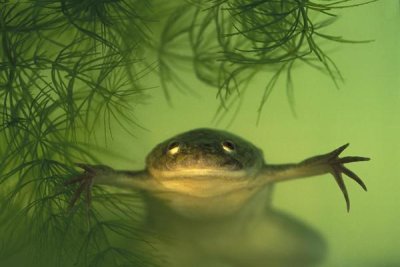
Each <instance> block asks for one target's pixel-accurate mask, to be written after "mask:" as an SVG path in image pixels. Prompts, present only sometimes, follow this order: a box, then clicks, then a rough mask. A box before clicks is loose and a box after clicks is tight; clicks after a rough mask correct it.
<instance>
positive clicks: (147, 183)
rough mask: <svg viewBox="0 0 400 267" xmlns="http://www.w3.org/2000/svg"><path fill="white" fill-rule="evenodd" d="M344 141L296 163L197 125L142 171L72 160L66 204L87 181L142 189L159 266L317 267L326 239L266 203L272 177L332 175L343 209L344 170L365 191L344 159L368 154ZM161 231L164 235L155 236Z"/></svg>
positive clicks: (158, 150)
mask: <svg viewBox="0 0 400 267" xmlns="http://www.w3.org/2000/svg"><path fill="white" fill-rule="evenodd" d="M348 145H349V144H345V145H343V146H340V147H339V148H337V149H335V150H333V151H331V152H329V153H325V154H320V155H317V156H313V157H309V158H306V159H305V160H302V161H300V162H298V163H285V164H270V163H267V162H266V161H265V160H264V155H263V151H262V150H261V149H260V148H258V147H257V146H255V145H253V144H252V143H251V142H249V141H247V140H245V139H243V138H241V137H239V136H237V135H235V134H233V133H230V132H227V131H223V130H217V129H211V128H199V129H193V130H189V131H186V132H183V133H181V134H178V135H175V136H173V137H171V138H169V139H167V140H165V141H163V142H161V143H160V144H158V145H156V146H155V147H154V148H153V149H152V150H151V152H150V153H149V154H148V155H147V157H146V164H145V168H144V169H141V170H115V169H113V168H112V167H110V166H107V165H92V164H86V163H77V164H76V165H77V166H78V167H79V168H81V169H82V170H83V172H80V173H79V174H78V175H77V176H76V177H74V178H72V179H71V180H69V181H68V182H67V183H66V184H68V185H69V184H78V185H79V186H78V189H77V191H76V193H75V195H74V197H73V198H72V200H71V201H72V203H71V204H72V205H74V202H76V201H77V200H78V199H79V198H80V196H81V195H82V194H83V192H86V194H85V195H86V196H90V190H91V188H92V186H94V185H96V186H102V185H107V186H113V187H117V188H123V189H128V190H134V191H137V192H141V193H142V196H143V200H144V203H145V206H146V219H145V220H144V221H143V226H142V230H143V231H147V232H152V233H153V235H151V234H150V237H149V240H150V241H151V242H152V244H153V247H154V248H156V250H157V251H160V252H161V255H160V256H159V262H158V266H165V267H172V266H173V267H187V266H199V267H201V266H215V267H227V266H232V267H242V266H243V267H245V266H246V267H259V266H260V267H261V266H270V267H284V266H316V265H317V264H319V263H320V262H322V261H323V259H324V258H325V255H326V254H327V243H326V241H325V240H324V238H323V237H322V235H321V234H320V233H319V232H318V231H317V230H315V229H313V227H311V226H309V225H307V224H306V223H303V222H302V221H301V220H300V219H297V218H294V216H291V215H289V214H287V213H284V212H282V211H279V210H277V209H276V208H274V207H273V205H271V199H272V192H273V188H274V185H275V184H276V183H280V182H284V181H290V180H294V179H300V178H306V177H312V176H320V177H324V174H331V176H332V177H333V178H334V180H335V181H336V183H337V184H338V186H339V188H340V190H341V192H342V194H343V196H344V199H345V203H346V208H347V211H349V209H350V199H349V195H348V191H347V188H346V185H345V183H344V175H345V176H346V177H348V178H350V179H352V180H354V181H355V182H356V183H357V184H358V185H360V186H361V187H362V188H363V189H364V190H365V191H366V190H367V187H366V185H365V183H364V182H363V180H362V179H361V178H360V177H359V176H358V175H357V174H355V173H354V172H353V171H351V170H350V169H348V168H347V167H346V166H345V164H348V163H353V162H361V161H368V160H370V159H369V158H367V157H360V156H345V157H340V154H341V153H342V152H343V151H344V150H345V149H346V148H347V147H348ZM160 237H165V238H160Z"/></svg>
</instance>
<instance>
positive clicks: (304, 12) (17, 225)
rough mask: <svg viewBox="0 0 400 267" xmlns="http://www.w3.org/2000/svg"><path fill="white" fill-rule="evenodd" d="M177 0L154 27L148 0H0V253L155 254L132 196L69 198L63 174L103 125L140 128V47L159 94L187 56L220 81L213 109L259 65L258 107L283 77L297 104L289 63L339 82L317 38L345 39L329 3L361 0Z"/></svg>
mask: <svg viewBox="0 0 400 267" xmlns="http://www.w3.org/2000/svg"><path fill="white" fill-rule="evenodd" d="M176 2H177V3H178V4H177V5H176V6H175V7H174V8H173V12H170V14H166V16H167V15H168V16H169V17H167V18H166V19H165V23H163V25H162V30H161V35H160V36H155V35H154V34H152V31H151V30H150V29H149V26H148V25H149V24H151V23H154V21H157V20H158V19H160V18H154V16H152V14H153V13H154V12H155V10H156V9H157V6H156V4H155V3H153V2H152V1H150V0H147V1H144V0H137V1H130V0H107V1H102V0H100V1H98V0H97V1H93V0H60V1H58V0H38V1H5V2H4V1H2V2H1V3H0V100H1V101H0V194H1V200H2V201H1V202H0V205H1V207H0V208H1V210H2V213H1V214H0V236H1V237H2V239H1V241H0V262H1V261H6V260H7V259H15V258H13V257H14V254H13V253H15V251H19V253H24V254H29V253H30V254H31V256H30V257H37V258H39V259H42V260H43V258H42V256H43V255H45V258H44V259H45V262H46V263H44V262H43V261H42V262H40V261H38V266H39V265H40V266H43V265H48V266H63V265H64V266H72V265H77V266H151V261H150V260H149V259H150V258H151V257H150V255H149V253H148V251H146V252H144V251H143V250H142V249H139V248H143V247H144V246H143V244H145V241H144V239H143V238H142V233H140V232H138V231H137V228H136V225H137V224H138V223H139V222H140V220H141V217H142V216H141V215H140V210H141V209H142V208H141V202H140V199H139V198H137V196H136V195H132V194H128V193H126V192H119V191H118V192H116V191H108V190H105V189H102V188H96V187H95V188H94V192H93V197H92V198H91V199H89V197H88V196H86V198H87V199H86V200H85V199H83V201H78V203H79V204H78V205H75V206H74V207H72V208H69V203H70V202H71V199H73V192H74V188H71V187H69V186H64V183H65V181H66V179H68V178H70V177H72V176H74V175H75V174H76V171H75V170H74V168H73V163H74V162H80V161H84V162H96V161H97V160H96V157H95V155H94V153H93V152H94V151H96V149H97V148H99V147H100V148H101V147H102V146H103V144H104V143H105V142H106V141H107V139H109V138H110V137H111V136H112V130H111V129H113V128H115V127H121V128H122V129H124V130H125V131H127V132H129V133H131V134H133V133H134V131H135V127H138V126H139V125H138V124H137V122H136V121H135V120H134V119H133V118H135V117H134V107H135V105H136V104H137V103H139V102H141V100H142V98H143V97H144V96H145V93H144V92H145V89H146V87H148V86H144V85H143V84H142V83H141V80H140V79H141V78H142V77H143V76H145V75H146V74H148V73H149V72H152V71H154V70H155V65H154V64H153V63H150V64H149V62H148V60H147V58H146V55H147V54H146V53H147V52H149V51H148V50H150V49H149V47H151V48H155V51H156V52H157V60H156V61H157V64H156V67H157V70H156V71H157V73H158V74H159V77H160V86H161V88H163V90H164V92H165V94H166V96H167V98H170V92H171V90H173V88H183V89H187V88H185V81H184V80H182V79H180V76H179V75H178V74H177V72H178V71H181V69H182V68H184V69H187V68H188V66H191V67H189V70H190V71H192V72H193V73H194V74H195V75H196V77H197V78H198V79H199V80H201V81H202V82H204V83H205V84H207V85H209V86H213V87H216V88H217V89H218V91H217V92H218V93H217V95H218V97H219V99H220V100H221V108H220V109H219V110H218V111H217V114H218V115H219V116H221V117H223V115H224V114H225V110H226V109H231V108H233V107H236V110H237V111H238V110H239V109H238V108H239V107H240V103H241V101H242V99H243V94H244V92H245V91H249V89H248V86H247V85H248V84H249V82H250V81H251V79H252V78H253V77H254V76H255V75H257V74H258V73H263V74H266V75H267V76H268V77H269V78H268V80H267V82H266V85H265V88H264V90H263V91H262V92H261V96H262V98H261V102H260V106H259V114H261V110H262V107H263V106H264V104H265V103H266V100H267V99H268V96H269V94H270V93H271V91H272V89H273V88H274V87H275V85H276V83H277V81H278V79H280V78H281V77H283V79H286V91H287V95H288V99H289V102H290V104H291V106H292V107H293V106H294V96H293V90H294V82H293V80H292V73H293V72H294V71H293V70H294V65H295V64H298V63H303V64H306V65H309V66H311V67H314V68H316V69H318V70H320V71H321V72H323V73H326V74H328V75H329V76H330V77H331V78H332V80H333V81H334V83H335V84H336V85H337V84H338V82H339V81H340V79H341V74H340V71H339V69H338V67H337V66H336V65H335V63H334V61H333V60H332V59H331V58H330V56H329V55H327V54H326V53H325V52H324V50H323V49H322V48H321V45H320V40H328V41H335V42H351V41H346V40H344V39H342V38H341V37H335V36H330V35H329V34H327V33H325V32H324V30H325V28H326V27H327V26H329V25H331V24H332V23H334V21H335V18H336V16H335V15H334V13H333V12H335V10H338V9H341V8H347V7H355V6H357V5H361V4H365V3H366V1H354V0H338V1H329V0H325V1H322V0H320V1H307V0H290V1H287V0H260V1H243V0H213V1H176ZM314 18H318V20H317V21H315V20H314ZM160 20H161V21H164V20H163V18H161V19H160ZM150 53H151V51H150ZM149 58H151V57H150V56H149ZM93 140H94V141H93ZM83 198H85V197H83ZM89 202H90V204H91V205H90V208H89V206H88V203H89ZM19 236H20V237H19ZM149 248H150V249H151V245H149ZM150 249H149V250H150ZM21 251H23V252H21ZM17 255H18V254H17ZM49 255H52V256H49ZM50 260H52V261H51V262H50Z"/></svg>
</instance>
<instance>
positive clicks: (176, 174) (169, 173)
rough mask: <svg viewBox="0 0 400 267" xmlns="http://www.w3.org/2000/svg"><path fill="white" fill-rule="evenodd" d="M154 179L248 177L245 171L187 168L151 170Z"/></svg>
mask: <svg viewBox="0 0 400 267" xmlns="http://www.w3.org/2000/svg"><path fill="white" fill-rule="evenodd" d="M149 172H150V173H151V174H152V176H153V177H156V178H158V179H179V178H191V179H196V178H200V179H201V178H210V177H213V178H225V179H230V178H233V179H237V178H243V177H247V176H248V172H247V171H245V170H218V169H207V168H192V169H190V168H185V169H175V170H154V169H153V170H149Z"/></svg>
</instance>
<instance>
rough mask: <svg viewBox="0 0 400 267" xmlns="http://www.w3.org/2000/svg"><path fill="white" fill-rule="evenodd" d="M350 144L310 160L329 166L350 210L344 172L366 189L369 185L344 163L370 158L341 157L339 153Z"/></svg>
mask: <svg viewBox="0 0 400 267" xmlns="http://www.w3.org/2000/svg"><path fill="white" fill-rule="evenodd" d="M348 146H349V144H345V145H343V146H341V147H339V148H337V149H335V150H334V151H332V152H330V153H327V154H324V155H320V156H316V157H314V158H311V159H309V160H308V161H309V162H310V163H311V162H312V163H317V164H321V166H326V167H328V168H329V170H328V172H330V173H331V174H332V175H333V177H334V178H335V180H336V182H337V184H338V185H339V188H340V190H341V191H342V193H343V196H344V198H345V200H346V206H347V211H349V210H350V200H349V195H348V193H347V189H346V185H345V183H344V180H343V175H342V174H345V175H347V176H348V177H349V178H351V179H352V180H354V181H356V182H357V183H358V184H359V185H360V186H361V187H362V188H363V189H364V190H365V191H367V187H366V186H365V184H364V182H363V181H362V180H361V178H360V177H358V175H356V174H355V173H354V172H352V171H351V170H349V169H348V168H346V167H345V166H344V164H346V163H351V162H358V161H368V160H370V159H369V158H365V157H358V156H349V157H343V158H340V157H339V155H340V154H341V153H342V152H343V150H345V149H346V148H347V147H348Z"/></svg>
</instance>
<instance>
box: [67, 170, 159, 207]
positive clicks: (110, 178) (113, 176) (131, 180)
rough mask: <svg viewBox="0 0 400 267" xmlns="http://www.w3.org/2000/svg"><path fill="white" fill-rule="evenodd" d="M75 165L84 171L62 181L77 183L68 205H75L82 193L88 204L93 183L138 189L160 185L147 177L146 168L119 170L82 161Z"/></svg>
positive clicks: (149, 188)
mask: <svg viewBox="0 0 400 267" xmlns="http://www.w3.org/2000/svg"><path fill="white" fill-rule="evenodd" d="M76 165H77V166H78V167H80V168H82V169H83V170H84V172H83V173H81V174H79V175H77V176H76V177H73V178H72V179H70V180H68V181H66V182H65V183H64V185H71V184H79V186H78V189H77V190H76V191H75V193H74V195H73V197H72V199H71V201H70V207H72V206H74V205H75V203H76V201H77V200H78V199H79V197H80V196H81V195H82V194H85V195H84V196H85V199H86V203H87V205H90V202H91V189H92V187H93V185H110V186H115V187H118V188H124V189H134V190H139V191H156V190H157V189H160V187H161V185H160V184H159V183H157V182H156V181H155V180H154V179H151V178H150V177H149V174H148V172H147V171H146V170H139V171H120V170H114V169H113V168H111V167H108V166H106V165H90V164H84V163H76Z"/></svg>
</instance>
